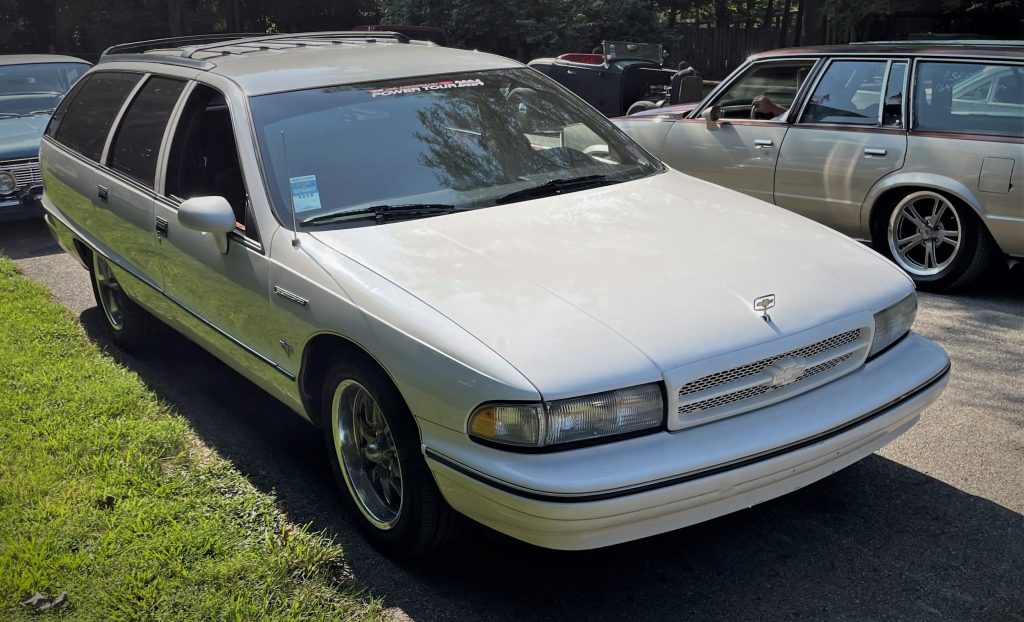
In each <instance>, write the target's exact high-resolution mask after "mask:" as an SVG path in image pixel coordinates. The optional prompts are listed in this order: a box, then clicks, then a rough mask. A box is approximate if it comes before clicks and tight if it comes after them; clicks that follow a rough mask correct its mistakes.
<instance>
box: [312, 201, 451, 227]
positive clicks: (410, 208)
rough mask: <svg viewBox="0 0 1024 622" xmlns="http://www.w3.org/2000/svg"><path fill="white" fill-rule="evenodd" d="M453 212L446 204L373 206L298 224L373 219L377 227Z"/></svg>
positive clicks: (322, 216) (325, 223) (321, 216)
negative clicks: (388, 223) (386, 223)
mask: <svg viewBox="0 0 1024 622" xmlns="http://www.w3.org/2000/svg"><path fill="white" fill-rule="evenodd" d="M454 211H455V206H454V205H448V204H446V203H409V204H406V205H373V206H371V207H364V208H360V209H357V210H346V211H341V212H332V213H330V214H320V215H318V216H310V217H309V218H307V219H305V220H303V221H301V223H300V224H303V225H311V226H316V225H327V224H331V223H335V222H345V221H348V220H367V219H373V220H376V221H377V224H378V225H379V224H382V223H385V222H390V221H394V220H412V219H413V218H427V217H429V216H439V215H441V214H450V213H452V212H454Z"/></svg>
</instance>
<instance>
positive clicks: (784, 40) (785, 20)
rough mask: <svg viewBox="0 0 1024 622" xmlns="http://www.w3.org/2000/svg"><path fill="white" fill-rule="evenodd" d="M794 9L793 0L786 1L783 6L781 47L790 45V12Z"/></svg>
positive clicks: (780, 32) (780, 35)
mask: <svg viewBox="0 0 1024 622" xmlns="http://www.w3.org/2000/svg"><path fill="white" fill-rule="evenodd" d="M792 9H793V0H786V2H785V4H783V5H782V27H781V28H779V47H780V48H782V47H786V46H787V45H788V44H789V19H790V11H791V10H792Z"/></svg>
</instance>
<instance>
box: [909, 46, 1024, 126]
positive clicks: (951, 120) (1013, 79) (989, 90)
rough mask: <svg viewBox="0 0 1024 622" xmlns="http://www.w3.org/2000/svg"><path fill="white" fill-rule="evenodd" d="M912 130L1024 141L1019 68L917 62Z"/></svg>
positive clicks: (1023, 78) (1023, 77)
mask: <svg viewBox="0 0 1024 622" xmlns="http://www.w3.org/2000/svg"><path fill="white" fill-rule="evenodd" d="M982 91H983V92H984V93H985V94H986V97H985V98H984V99H979V98H978V95H977V94H978V93H979V92H982ZM914 129H918V130H925V131H929V132H964V133H971V134H997V135H1002V136H1024V67H1021V66H1019V65H996V64H992V65H986V64H983V63H943V62H938V61H926V62H919V63H918V65H917V70H916V72H915V78H914Z"/></svg>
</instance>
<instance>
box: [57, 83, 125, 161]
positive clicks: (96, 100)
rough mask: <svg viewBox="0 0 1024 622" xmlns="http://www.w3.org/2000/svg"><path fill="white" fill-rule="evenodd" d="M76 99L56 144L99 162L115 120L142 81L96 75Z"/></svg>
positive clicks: (68, 111)
mask: <svg viewBox="0 0 1024 622" xmlns="http://www.w3.org/2000/svg"><path fill="white" fill-rule="evenodd" d="M86 80H87V82H86V83H85V84H83V85H82V88H81V89H80V90H79V91H78V93H77V94H76V95H75V98H74V101H72V102H71V105H70V106H68V109H67V110H66V111H65V112H64V118H63V119H61V121H60V125H59V127H57V129H56V138H57V141H58V142H60V143H62V144H63V145H64V146H66V147H68V148H69V149H71V150H73V151H77V152H78V153H80V154H82V155H84V156H85V157H87V158H92V159H93V160H96V161H99V159H100V156H101V155H102V154H103V144H104V143H105V142H106V140H107V134H108V133H109V132H110V126H111V125H113V123H114V117H116V116H117V113H118V112H119V111H120V110H121V106H122V104H124V100H125V99H127V98H128V94H129V93H130V92H131V90H132V88H133V87H134V86H135V84H136V83H138V81H139V76H138V75H137V74H131V73H94V74H92V75H91V76H89V77H87V78H86Z"/></svg>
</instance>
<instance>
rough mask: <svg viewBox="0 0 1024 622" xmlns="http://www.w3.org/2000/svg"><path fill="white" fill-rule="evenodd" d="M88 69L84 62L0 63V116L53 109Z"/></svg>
mask: <svg viewBox="0 0 1024 622" xmlns="http://www.w3.org/2000/svg"><path fill="white" fill-rule="evenodd" d="M88 70H89V65H87V64H85V63H30V64H26V65H0V115H3V116H9V115H19V116H20V115H26V114H41V113H48V112H51V111H53V109H54V108H56V107H57V104H58V103H60V99H61V97H63V96H64V94H65V93H67V92H68V89H70V88H71V85H72V84H74V83H75V80H78V78H79V77H80V76H81V75H82V74H83V73H85V72H86V71H88Z"/></svg>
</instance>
